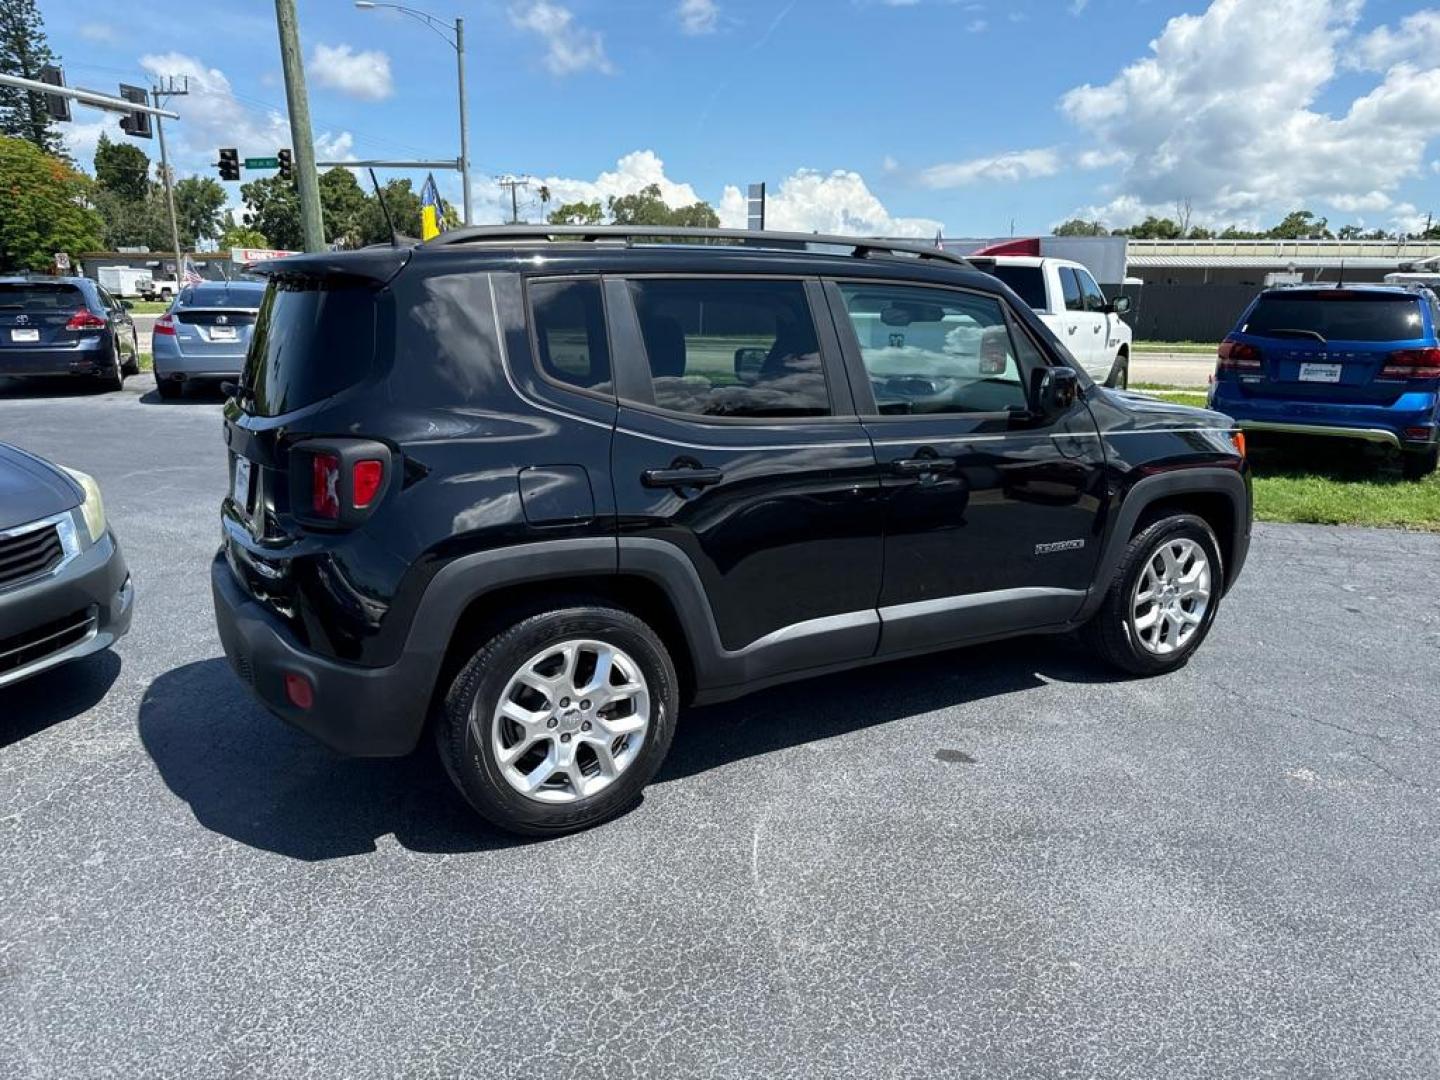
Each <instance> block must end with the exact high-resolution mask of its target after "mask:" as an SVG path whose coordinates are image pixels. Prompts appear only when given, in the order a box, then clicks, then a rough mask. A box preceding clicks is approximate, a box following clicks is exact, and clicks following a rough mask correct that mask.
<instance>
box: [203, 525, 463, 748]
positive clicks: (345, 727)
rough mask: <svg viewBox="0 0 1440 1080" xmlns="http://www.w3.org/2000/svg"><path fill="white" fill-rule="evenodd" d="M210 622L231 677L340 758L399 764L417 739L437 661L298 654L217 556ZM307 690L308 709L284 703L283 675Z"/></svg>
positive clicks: (413, 657)
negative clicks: (374, 663)
mask: <svg viewBox="0 0 1440 1080" xmlns="http://www.w3.org/2000/svg"><path fill="white" fill-rule="evenodd" d="M210 588H211V592H212V593H213V595H214V598H215V622H216V626H217V627H218V629H219V631H220V643H221V645H222V646H224V649H225V656H226V657H227V658H228V659H229V661H230V666H231V667H232V668H233V669H234V671H235V674H236V675H238V676H239V677H240V680H241V681H242V682H244V683H245V684H246V685H247V686H249V687H250V689H251V690H252V691H253V692H254V693H255V695H256V696H257V697H258V698H259V699H260V700H261V702H263V703H264V705H265V707H266V708H268V709H269V710H270V711H271V712H273V713H274V714H275V715H276V716H278V717H280V719H282V720H284V721H286V722H287V723H289V724H293V725H294V726H295V727H297V728H300V729H301V730H302V731H304V732H306V733H307V734H309V735H312V736H314V737H315V738H316V739H318V740H319V741H320V742H322V743H325V744H326V745H327V746H329V747H331V748H332V749H334V750H337V751H339V752H340V753H342V754H349V755H353V756H356V757H399V756H402V755H404V754H408V753H410V751H412V750H413V749H414V748H415V745H416V743H417V742H418V741H419V739H420V732H421V731H422V730H423V729H424V726H425V716H426V713H427V711H428V709H429V705H430V694H431V691H432V689H433V681H434V675H435V671H436V670H437V668H438V665H439V659H440V658H439V657H438V656H433V657H432V656H427V655H422V654H416V653H411V652H406V653H404V654H402V655H401V657H400V659H399V660H398V661H397V662H396V663H394V664H390V665H388V666H386V667H376V668H371V667H360V666H359V665H356V664H346V663H342V662H340V661H336V660H331V659H329V658H328V657H324V656H320V655H319V654H318V653H315V652H312V651H310V650H309V649H306V648H304V647H303V646H301V645H300V643H299V642H298V641H296V640H295V637H294V635H293V634H292V633H291V632H290V630H289V629H288V628H287V627H286V626H285V625H284V623H282V622H281V621H280V619H279V618H277V617H276V616H275V615H273V614H271V613H270V612H269V611H268V610H266V609H265V608H264V607H263V606H262V605H261V604H259V603H258V602H256V601H255V600H253V599H251V597H250V596H248V595H247V594H246V593H245V592H244V591H243V590H242V589H241V588H240V585H239V584H238V583H237V582H236V580H235V576H234V574H232V573H231V571H230V565H229V563H228V562H226V560H225V555H224V552H223V550H222V551H221V552H220V553H218V554H217V555H216V556H215V561H214V562H213V563H212V564H211V566H210ZM287 674H295V675H301V676H303V677H304V678H305V679H307V680H308V681H309V683H310V685H311V687H312V688H313V691H314V702H313V704H312V705H311V706H310V708H308V709H301V708H298V707H297V706H295V705H293V704H291V702H290V700H289V698H288V696H287V695H286V693H285V676H286V675H287Z"/></svg>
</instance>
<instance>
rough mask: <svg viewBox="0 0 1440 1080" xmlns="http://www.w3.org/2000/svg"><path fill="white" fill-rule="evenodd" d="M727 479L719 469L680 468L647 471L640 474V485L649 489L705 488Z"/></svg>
mask: <svg viewBox="0 0 1440 1080" xmlns="http://www.w3.org/2000/svg"><path fill="white" fill-rule="evenodd" d="M724 479H725V474H724V473H723V472H721V471H720V470H719V469H705V468H691V467H686V468H680V469H646V470H645V471H644V472H642V473H641V474H640V483H642V484H644V485H645V486H646V487H648V488H687V487H694V488H703V487H713V486H714V485H716V484H718V483H720V481H722V480H724Z"/></svg>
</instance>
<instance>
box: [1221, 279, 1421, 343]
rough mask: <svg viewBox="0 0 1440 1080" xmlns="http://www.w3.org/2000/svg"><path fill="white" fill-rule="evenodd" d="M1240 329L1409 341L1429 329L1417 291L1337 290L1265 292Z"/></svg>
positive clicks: (1300, 335) (1283, 334)
mask: <svg viewBox="0 0 1440 1080" xmlns="http://www.w3.org/2000/svg"><path fill="white" fill-rule="evenodd" d="M1240 329H1241V330H1243V331H1244V332H1245V333H1247V334H1259V335H1262V336H1265V335H1274V336H1277V337H1287V338H1303V337H1309V336H1311V335H1312V334H1319V335H1320V336H1321V337H1322V338H1324V339H1325V340H1326V341H1409V340H1410V339H1412V338H1418V337H1421V336H1422V335H1423V334H1424V326H1423V324H1422V323H1421V320H1420V304H1419V301H1418V300H1417V299H1416V298H1415V297H1414V296H1409V295H1405V294H1403V293H1381V292H1340V291H1338V290H1337V291H1336V292H1322V291H1319V290H1313V291H1307V292H1301V291H1298V290H1297V291H1295V292H1289V293H1265V294H1263V295H1262V296H1261V297H1260V299H1259V301H1258V302H1257V303H1256V304H1255V308H1254V310H1253V311H1251V312H1250V317H1249V318H1248V319H1247V320H1246V322H1245V324H1244V325H1243V326H1242V327H1241V328H1240ZM1287 331H1299V332H1298V333H1289V332H1287Z"/></svg>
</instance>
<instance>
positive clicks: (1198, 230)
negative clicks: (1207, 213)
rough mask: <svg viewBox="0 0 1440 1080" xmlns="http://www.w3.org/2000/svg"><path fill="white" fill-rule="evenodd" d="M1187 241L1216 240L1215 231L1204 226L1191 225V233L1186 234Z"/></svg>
mask: <svg viewBox="0 0 1440 1080" xmlns="http://www.w3.org/2000/svg"><path fill="white" fill-rule="evenodd" d="M1185 239H1187V240H1214V239H1215V230H1214V229H1207V228H1206V227H1205V226H1204V225H1191V226H1190V231H1189V232H1187V233H1186V234H1185Z"/></svg>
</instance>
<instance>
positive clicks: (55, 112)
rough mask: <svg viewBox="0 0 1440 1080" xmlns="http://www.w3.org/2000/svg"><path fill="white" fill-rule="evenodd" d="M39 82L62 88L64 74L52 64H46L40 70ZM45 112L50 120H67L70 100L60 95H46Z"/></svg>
mask: <svg viewBox="0 0 1440 1080" xmlns="http://www.w3.org/2000/svg"><path fill="white" fill-rule="evenodd" d="M40 81H41V82H43V83H49V84H50V85H51V86H64V85H65V72H63V71H61V70H60V69H59V68H58V67H56V66H55V65H54V64H46V65H45V66H44V67H42V68H41V69H40ZM45 110H46V111H47V112H48V113H49V114H50V119H51V120H69V119H70V99H69V98H67V97H62V96H61V95H60V94H46V95H45Z"/></svg>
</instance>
